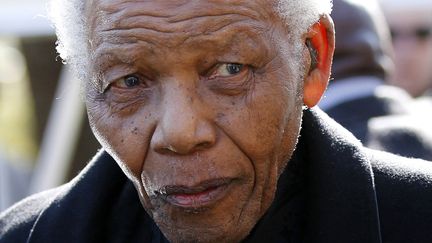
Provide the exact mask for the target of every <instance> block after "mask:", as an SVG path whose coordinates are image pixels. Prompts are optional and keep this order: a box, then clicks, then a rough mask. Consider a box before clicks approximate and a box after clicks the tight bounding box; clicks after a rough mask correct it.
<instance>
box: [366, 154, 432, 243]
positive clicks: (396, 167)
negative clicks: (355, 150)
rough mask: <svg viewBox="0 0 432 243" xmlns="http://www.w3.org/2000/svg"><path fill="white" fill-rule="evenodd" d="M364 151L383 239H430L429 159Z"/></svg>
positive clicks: (431, 192) (431, 191)
mask: <svg viewBox="0 0 432 243" xmlns="http://www.w3.org/2000/svg"><path fill="white" fill-rule="evenodd" d="M367 154H369V156H370V161H371V165H372V170H373V175H374V183H375V190H376V197H377V203H378V212H379V215H380V224H381V231H382V236H383V240H384V241H383V242H426V241H427V242H432V234H431V233H429V232H430V225H432V207H431V203H432V162H428V161H425V160H420V159H408V158H404V157H399V156H396V155H393V154H389V153H385V152H378V151H373V150H368V153H367ZM404 237H406V238H404Z"/></svg>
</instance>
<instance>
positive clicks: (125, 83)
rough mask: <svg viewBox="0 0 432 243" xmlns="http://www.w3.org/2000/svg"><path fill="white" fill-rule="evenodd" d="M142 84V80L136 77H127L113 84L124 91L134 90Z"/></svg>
mask: <svg viewBox="0 0 432 243" xmlns="http://www.w3.org/2000/svg"><path fill="white" fill-rule="evenodd" d="M140 84H141V79H140V78H139V77H138V76H136V75H128V76H125V77H123V78H121V79H119V80H117V81H116V82H114V83H113V86H115V87H117V88H122V89H130V88H134V87H136V86H138V85H140Z"/></svg>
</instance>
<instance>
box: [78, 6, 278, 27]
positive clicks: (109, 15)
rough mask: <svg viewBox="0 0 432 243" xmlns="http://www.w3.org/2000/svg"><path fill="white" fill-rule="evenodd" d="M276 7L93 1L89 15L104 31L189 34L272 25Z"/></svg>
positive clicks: (91, 20) (88, 8)
mask: <svg viewBox="0 0 432 243" xmlns="http://www.w3.org/2000/svg"><path fill="white" fill-rule="evenodd" d="M89 5H90V6H89ZM273 5H274V2H273V1H272V0H267V1H262V0H246V1H245V0H242V1H239V0H237V1H236V0H230V1H225V0H200V1H191V0H176V1H174V0H172V1H166V0H163V1H162V0H154V1H138V0H135V1H133V0H132V1H130V0H93V1H91V2H90V3H89V4H88V5H87V11H86V12H87V17H88V19H89V20H90V24H91V25H93V27H95V26H96V25H98V26H100V28H101V29H110V28H120V29H121V28H133V27H148V29H150V30H152V29H153V30H156V28H158V30H159V31H162V32H168V33H170V32H175V31H177V32H180V31H183V32H185V33H188V34H190V33H191V32H192V33H193V32H200V33H203V32H204V33H205V31H212V30H214V29H217V28H218V27H219V28H223V27H224V24H225V25H228V23H230V22H231V23H232V22H234V21H246V20H255V21H257V22H258V21H261V22H268V23H270V24H273V23H274V22H276V21H277V20H278V19H277V18H275V14H274V11H273V9H274V6H273Z"/></svg>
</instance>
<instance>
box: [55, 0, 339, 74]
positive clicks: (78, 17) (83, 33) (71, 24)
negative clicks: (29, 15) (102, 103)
mask: <svg viewBox="0 0 432 243" xmlns="http://www.w3.org/2000/svg"><path fill="white" fill-rule="evenodd" d="M276 1H277V4H276V5H275V6H276V9H275V11H276V12H277V14H279V16H280V17H281V19H282V20H283V21H285V23H286V24H287V26H288V27H289V28H290V33H291V35H292V36H294V37H295V36H297V37H300V36H301V35H302V34H304V33H305V32H306V31H307V30H308V28H309V27H310V26H311V25H312V24H314V23H315V22H317V21H318V20H319V18H320V16H321V15H323V14H330V12H331V8H332V0H301V1H299V0H276ZM85 5H86V0H51V1H50V3H49V5H48V15H49V18H50V19H51V21H52V22H53V24H54V27H55V30H56V34H57V38H58V41H57V51H58V53H59V55H60V57H61V58H62V59H63V62H64V63H67V64H69V65H71V66H72V69H73V70H74V72H75V74H76V75H77V77H78V78H79V79H81V80H85V79H86V78H87V71H88V70H87V68H88V67H89V66H90V65H89V63H90V59H91V56H90V54H89V50H88V46H89V43H88V42H89V38H88V30H87V29H86V26H87V25H86V19H85V14H84V11H85ZM297 50H298V49H297Z"/></svg>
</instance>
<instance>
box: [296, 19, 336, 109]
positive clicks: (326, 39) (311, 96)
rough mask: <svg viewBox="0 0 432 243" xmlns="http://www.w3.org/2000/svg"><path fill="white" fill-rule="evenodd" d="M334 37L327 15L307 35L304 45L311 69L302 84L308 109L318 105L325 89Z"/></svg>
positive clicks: (330, 20) (331, 22) (328, 76)
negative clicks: (307, 49)
mask: <svg viewBox="0 0 432 243" xmlns="http://www.w3.org/2000/svg"><path fill="white" fill-rule="evenodd" d="M334 35H335V34H334V25H333V21H332V19H331V18H330V16H329V15H327V14H326V15H323V16H322V17H321V18H320V21H319V22H317V23H315V24H314V25H313V26H312V27H311V28H310V30H309V32H308V33H307V36H306V42H307V43H306V45H309V46H308V48H309V53H310V55H311V69H310V70H309V73H308V74H307V76H306V79H305V83H304V90H303V102H304V104H305V105H306V106H308V107H309V108H311V107H313V106H315V105H316V104H318V102H319V101H320V99H321V97H322V96H323V94H324V91H325V90H326V88H327V84H328V82H329V79H330V70H331V64H332V60H333V52H334V48H335V40H334V39H335V38H334ZM310 45H311V46H310ZM314 60H315V61H314Z"/></svg>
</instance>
